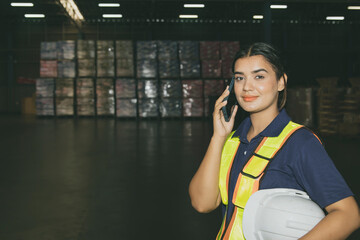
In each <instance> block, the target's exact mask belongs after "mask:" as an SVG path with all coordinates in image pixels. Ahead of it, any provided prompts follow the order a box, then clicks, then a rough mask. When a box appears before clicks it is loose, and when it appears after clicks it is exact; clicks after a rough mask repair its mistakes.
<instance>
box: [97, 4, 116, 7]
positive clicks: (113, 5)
mask: <svg viewBox="0 0 360 240" xmlns="http://www.w3.org/2000/svg"><path fill="white" fill-rule="evenodd" d="M99 7H120V3H99Z"/></svg>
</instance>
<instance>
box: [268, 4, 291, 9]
mask: <svg viewBox="0 0 360 240" xmlns="http://www.w3.org/2000/svg"><path fill="white" fill-rule="evenodd" d="M270 8H272V9H286V8H287V5H270Z"/></svg>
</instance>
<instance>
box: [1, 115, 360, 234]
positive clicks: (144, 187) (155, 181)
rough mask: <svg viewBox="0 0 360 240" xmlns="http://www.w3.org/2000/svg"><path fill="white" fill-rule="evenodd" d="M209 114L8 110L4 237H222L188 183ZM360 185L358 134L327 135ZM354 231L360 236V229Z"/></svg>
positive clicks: (357, 188) (332, 151)
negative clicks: (141, 117)
mask: <svg viewBox="0 0 360 240" xmlns="http://www.w3.org/2000/svg"><path fill="white" fill-rule="evenodd" d="M211 132H212V126H211V123H210V121H200V120H184V121H181V120H167V121H156V120H150V121H131V120H122V121H119V120H114V119H38V118H34V117H23V116H7V115H1V116H0V133H1V135H0V136H1V137H0V144H1V167H0V196H1V197H0V239H4V240H35V239H36V240H64V239H66V240H68V239H77V240H93V239H94V240H95V239H96V240H98V239H106V240H111V239H199V240H202V239H204V240H207V239H215V235H216V233H217V230H218V227H219V226H220V222H221V216H220V210H216V211H214V212H213V213H210V214H199V213H196V212H195V211H194V210H193V209H192V208H191V205H190V200H189V197H188V193H187V187H188V183H189V181H190V179H191V177H192V175H193V174H194V172H195V171H196V169H197V167H198V165H199V163H200V161H201V159H202V157H203V155H204V153H205V151H206V148H207V144H208V141H209V139H210V136H211ZM324 142H325V144H326V148H327V149H328V152H329V155H330V156H331V157H332V158H333V160H334V162H335V164H336V165H337V166H338V168H339V170H340V171H341V172H342V174H343V175H344V176H345V179H346V180H347V182H348V184H349V185H350V187H351V188H352V190H353V191H354V193H355V194H358V193H359V192H360V175H359V174H358V172H359V169H360V162H359V156H360V148H359V146H360V139H359V138H357V139H348V138H344V137H341V138H340V137H330V138H329V137H328V138H325V139H324ZM349 239H353V240H359V239H360V232H359V231H357V232H355V233H354V234H353V235H352V236H351V237H350V238H349Z"/></svg>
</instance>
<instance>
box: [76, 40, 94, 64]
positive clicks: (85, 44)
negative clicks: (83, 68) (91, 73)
mask: <svg viewBox="0 0 360 240" xmlns="http://www.w3.org/2000/svg"><path fill="white" fill-rule="evenodd" d="M76 54H77V58H78V59H95V41H94V40H78V42H77V51H76Z"/></svg>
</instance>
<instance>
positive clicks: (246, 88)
mask: <svg viewBox="0 0 360 240" xmlns="http://www.w3.org/2000/svg"><path fill="white" fill-rule="evenodd" d="M252 88H253V85H252V82H251V80H249V79H245V80H244V85H243V90H244V91H250V90H252Z"/></svg>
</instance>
